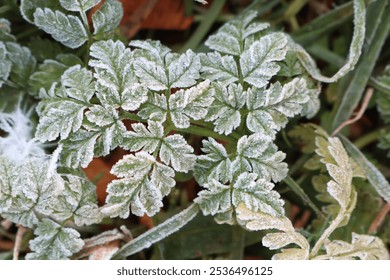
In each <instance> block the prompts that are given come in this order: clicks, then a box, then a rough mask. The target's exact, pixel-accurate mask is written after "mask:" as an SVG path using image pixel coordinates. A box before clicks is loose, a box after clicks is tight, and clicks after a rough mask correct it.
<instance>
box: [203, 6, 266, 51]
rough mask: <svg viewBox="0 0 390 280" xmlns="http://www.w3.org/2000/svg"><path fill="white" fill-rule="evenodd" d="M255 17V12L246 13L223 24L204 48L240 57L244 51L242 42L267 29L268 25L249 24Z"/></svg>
mask: <svg viewBox="0 0 390 280" xmlns="http://www.w3.org/2000/svg"><path fill="white" fill-rule="evenodd" d="M256 16H257V13H256V12H255V11H248V12H246V13H244V14H242V15H241V16H240V17H239V18H237V19H234V20H232V21H230V22H228V23H226V24H224V25H223V26H222V27H221V28H220V29H219V30H218V32H217V33H216V34H215V35H212V36H210V37H209V38H208V39H207V41H206V46H208V47H209V48H210V49H213V50H216V51H218V52H221V53H225V54H231V55H235V56H239V55H241V53H242V52H243V51H244V49H243V47H244V40H245V39H246V38H248V37H249V36H250V35H252V34H255V33H258V32H260V31H263V30H264V29H267V28H268V27H269V24H268V23H252V24H250V23H251V21H253V20H254V19H255V17H256Z"/></svg>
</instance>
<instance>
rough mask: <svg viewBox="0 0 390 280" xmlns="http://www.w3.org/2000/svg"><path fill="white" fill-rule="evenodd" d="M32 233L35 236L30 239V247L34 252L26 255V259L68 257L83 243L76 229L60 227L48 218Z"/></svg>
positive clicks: (59, 258) (60, 258)
mask: <svg viewBox="0 0 390 280" xmlns="http://www.w3.org/2000/svg"><path fill="white" fill-rule="evenodd" d="M34 234H35V235H37V237H36V238H35V239H33V240H31V241H30V248H31V249H32V250H33V251H35V252H33V253H28V254H27V255H26V259H28V260H42V259H50V260H62V259H68V257H70V256H72V255H73V254H74V253H77V252H78V251H80V250H81V248H82V247H83V245H84V242H83V240H82V239H81V238H80V234H79V233H78V232H77V231H76V230H74V229H71V228H65V227H62V226H61V225H59V224H57V223H55V222H53V221H51V220H49V219H45V220H43V221H42V222H41V223H40V224H39V225H38V227H37V228H36V229H35V231H34Z"/></svg>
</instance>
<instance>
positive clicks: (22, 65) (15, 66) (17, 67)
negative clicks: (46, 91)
mask: <svg viewBox="0 0 390 280" xmlns="http://www.w3.org/2000/svg"><path fill="white" fill-rule="evenodd" d="M6 47H7V50H8V59H9V61H10V62H11V63H12V69H11V73H10V76H9V79H10V80H11V81H13V82H14V83H16V84H17V85H19V86H20V87H21V88H23V89H24V90H27V88H28V80H29V79H30V76H31V75H32V73H33V72H34V70H35V66H36V63H37V62H36V59H35V58H34V57H33V56H32V55H31V52H30V50H29V49H28V48H26V47H22V46H20V45H19V44H16V43H6Z"/></svg>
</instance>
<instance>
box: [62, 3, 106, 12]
mask: <svg viewBox="0 0 390 280" xmlns="http://www.w3.org/2000/svg"><path fill="white" fill-rule="evenodd" d="M99 2H100V0H60V4H61V6H62V7H64V8H65V9H67V10H68V11H72V12H86V11H88V10H89V9H91V8H92V7H94V6H96V5H97V4H98V3H99Z"/></svg>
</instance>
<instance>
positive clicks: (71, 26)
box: [34, 8, 88, 49]
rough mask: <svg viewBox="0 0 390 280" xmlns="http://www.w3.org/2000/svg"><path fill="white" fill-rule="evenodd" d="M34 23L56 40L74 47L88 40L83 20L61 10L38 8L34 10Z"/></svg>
mask: <svg viewBox="0 0 390 280" xmlns="http://www.w3.org/2000/svg"><path fill="white" fill-rule="evenodd" d="M34 24H35V25H36V26H38V27H39V28H40V29H42V30H43V31H45V32H46V33H49V34H50V35H51V36H52V37H53V38H54V40H56V41H59V42H61V43H62V44H64V45H65V46H67V47H69V48H72V49H75V48H78V47H80V46H81V45H83V44H84V43H85V42H86V41H87V40H88V35H87V31H86V30H85V28H84V26H83V23H82V22H81V20H80V19H79V18H78V17H75V16H72V15H65V14H64V13H62V12H60V11H55V12H54V11H53V10H51V9H48V8H45V9H41V8H38V9H36V11H35V12H34Z"/></svg>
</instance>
